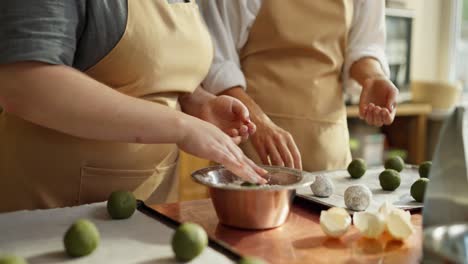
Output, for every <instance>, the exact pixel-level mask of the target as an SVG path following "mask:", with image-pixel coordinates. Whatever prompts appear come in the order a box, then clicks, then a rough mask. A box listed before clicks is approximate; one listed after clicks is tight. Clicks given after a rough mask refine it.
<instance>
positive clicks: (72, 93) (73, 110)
mask: <svg viewBox="0 0 468 264" xmlns="http://www.w3.org/2000/svg"><path fill="white" fill-rule="evenodd" d="M0 80H2V88H1V89H0V104H1V105H2V106H3V107H4V109H5V111H7V112H9V113H12V114H15V115H17V116H19V117H21V118H23V119H25V120H28V121H30V122H32V123H35V124H39V125H41V126H44V127H48V128H51V129H55V130H58V131H61V132H63V133H67V134H70V135H74V136H77V137H82V138H88V139H95V140H110V141H121V142H141V143H169V142H177V141H178V140H179V139H180V138H181V137H182V135H181V131H182V130H183V129H181V127H182V126H183V123H184V118H185V117H184V114H183V113H180V112H177V111H175V110H172V109H170V108H168V107H165V106H162V105H159V104H156V103H152V102H148V101H145V100H141V99H138V98H133V97H130V96H127V95H124V94H122V93H119V92H117V91H115V90H113V89H111V88H110V87H108V86H106V85H104V84H101V83H99V82H97V81H95V80H93V79H92V78H90V77H89V76H87V75H85V74H83V73H81V72H78V71H76V70H74V69H72V68H70V67H67V66H53V65H47V64H43V63H33V62H31V63H16V64H10V65H4V66H1V67H0Z"/></svg>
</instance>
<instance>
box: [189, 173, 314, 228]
mask: <svg viewBox="0 0 468 264" xmlns="http://www.w3.org/2000/svg"><path fill="white" fill-rule="evenodd" d="M262 167H263V168H265V169H266V170H268V172H269V173H268V175H267V176H268V177H267V178H268V185H263V186H252V187H250V186H249V187H247V186H240V184H239V183H240V182H242V180H241V179H240V178H239V177H237V176H236V175H234V174H233V173H232V172H230V171H228V170H226V169H225V168H224V167H223V166H213V167H208V168H204V169H201V170H198V171H195V172H193V173H192V178H193V179H194V180H195V181H196V182H198V183H200V184H203V185H205V186H208V188H209V191H210V195H211V199H212V201H213V205H214V208H215V210H216V214H217V215H218V218H219V221H220V223H222V224H225V225H228V226H232V227H238V228H245V229H268V228H274V227H278V226H280V225H282V224H283V223H284V222H285V221H286V219H287V218H288V215H289V212H290V209H291V204H292V200H293V198H294V195H295V189H296V188H300V187H304V186H308V185H310V184H311V183H312V182H313V180H314V179H313V177H307V175H306V173H303V172H301V171H298V170H294V169H289V168H284V167H275V166H262Z"/></svg>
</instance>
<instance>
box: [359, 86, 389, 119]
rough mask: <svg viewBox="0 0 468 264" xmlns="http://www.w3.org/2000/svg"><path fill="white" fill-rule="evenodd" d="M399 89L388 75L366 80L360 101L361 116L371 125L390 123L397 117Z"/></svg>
mask: <svg viewBox="0 0 468 264" xmlns="http://www.w3.org/2000/svg"><path fill="white" fill-rule="evenodd" d="M397 95H398V89H397V88H396V87H395V85H394V84H393V83H392V82H391V81H390V80H388V79H387V78H386V77H375V78H369V79H367V80H366V81H365V83H364V85H363V87H362V92H361V97H360V101H359V117H360V118H361V119H363V120H366V122H367V123H368V124H369V125H374V126H378V127H380V126H382V125H390V124H391V123H392V122H393V120H394V119H395V113H396V105H397V103H396V98H397Z"/></svg>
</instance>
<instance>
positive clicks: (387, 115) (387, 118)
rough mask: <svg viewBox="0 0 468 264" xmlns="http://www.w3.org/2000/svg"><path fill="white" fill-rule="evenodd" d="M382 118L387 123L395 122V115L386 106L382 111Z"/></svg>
mask: <svg viewBox="0 0 468 264" xmlns="http://www.w3.org/2000/svg"><path fill="white" fill-rule="evenodd" d="M382 119H383V122H384V124H385V125H390V124H392V123H393V116H392V114H390V112H389V111H388V109H386V108H384V109H383V111H382Z"/></svg>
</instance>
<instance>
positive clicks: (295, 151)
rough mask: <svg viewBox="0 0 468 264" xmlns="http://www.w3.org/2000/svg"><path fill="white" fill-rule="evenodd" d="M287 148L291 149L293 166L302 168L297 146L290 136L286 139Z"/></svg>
mask: <svg viewBox="0 0 468 264" xmlns="http://www.w3.org/2000/svg"><path fill="white" fill-rule="evenodd" d="M288 148H289V149H290V150H291V155H292V157H293V160H294V168H295V169H298V170H302V158H301V153H300V152H299V148H298V147H297V146H296V143H295V142H294V139H293V138H292V137H291V140H288Z"/></svg>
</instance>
